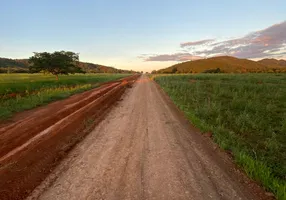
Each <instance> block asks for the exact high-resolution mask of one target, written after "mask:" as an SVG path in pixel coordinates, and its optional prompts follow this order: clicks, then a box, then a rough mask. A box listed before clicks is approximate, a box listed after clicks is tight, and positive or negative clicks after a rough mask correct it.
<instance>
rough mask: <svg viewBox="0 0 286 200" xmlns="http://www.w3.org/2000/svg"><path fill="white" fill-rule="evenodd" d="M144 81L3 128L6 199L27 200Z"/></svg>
mask: <svg viewBox="0 0 286 200" xmlns="http://www.w3.org/2000/svg"><path fill="white" fill-rule="evenodd" d="M137 77H138V76H131V77H127V78H124V79H122V80H120V81H115V82H110V83H107V84H104V85H102V86H101V87H99V88H95V89H93V90H90V91H87V92H83V93H81V94H77V95H74V96H72V97H70V98H68V99H65V100H61V101H57V102H54V103H51V104H49V105H47V106H43V107H39V108H37V109H34V110H31V111H27V112H23V113H20V114H17V115H16V116H15V117H14V118H13V119H12V120H11V121H10V122H8V123H5V124H2V125H1V126H0V199H1V200H2V199H5V200H6V199H23V198H25V197H26V196H27V195H29V194H30V192H31V191H32V190H33V189H34V188H35V187H36V186H38V185H39V184H40V183H41V181H42V180H43V179H44V178H45V177H46V176H47V175H48V174H49V173H50V172H51V170H52V169H53V168H54V167H55V166H56V165H57V164H58V163H59V161H60V160H61V159H62V158H63V157H64V156H65V155H66V154H67V152H68V151H69V150H70V149H71V148H72V147H73V146H74V145H75V144H76V143H77V142H78V141H80V140H81V139H82V138H83V137H84V136H85V135H86V134H87V133H89V132H90V131H91V130H92V128H93V127H94V126H95V125H96V124H97V123H98V122H99V121H100V120H101V119H102V118H103V116H104V114H105V113H107V111H108V110H109V108H111V106H112V105H113V104H114V103H115V102H116V101H117V100H119V98H120V97H121V95H122V94H123V92H124V91H125V89H126V88H128V87H129V86H130V85H131V84H132V83H133V82H134V80H136V79H137Z"/></svg>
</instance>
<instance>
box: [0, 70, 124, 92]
mask: <svg viewBox="0 0 286 200" xmlns="http://www.w3.org/2000/svg"><path fill="white" fill-rule="evenodd" d="M125 76H127V74H74V75H60V76H59V81H56V80H55V76H53V75H44V74H0V96H1V95H5V94H10V93H21V92H27V91H28V92H32V91H35V90H40V89H43V88H58V87H60V86H75V85H83V84H94V83H101V82H107V81H112V80H116V79H119V78H123V77H125Z"/></svg>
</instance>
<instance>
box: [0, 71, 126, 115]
mask: <svg viewBox="0 0 286 200" xmlns="http://www.w3.org/2000/svg"><path fill="white" fill-rule="evenodd" d="M128 75H129V74H84V75H81V74H76V75H69V76H65V75H60V78H59V80H58V81H55V77H54V76H53V75H43V74H0V120H1V119H5V118H8V117H10V116H11V115H12V114H13V113H15V112H20V111H23V110H27V109H31V108H34V107H37V106H39V105H43V104H47V103H49V102H51V101H54V100H57V99H63V98H66V97H68V96H70V95H72V94H75V93H78V92H82V91H85V90H89V89H92V88H94V87H97V86H98V85H99V84H100V83H103V82H108V81H113V80H116V79H120V78H123V77H126V76H128Z"/></svg>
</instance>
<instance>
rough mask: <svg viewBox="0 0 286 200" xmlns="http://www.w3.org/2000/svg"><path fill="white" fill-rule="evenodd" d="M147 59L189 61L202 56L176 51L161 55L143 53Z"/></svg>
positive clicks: (143, 56)
mask: <svg viewBox="0 0 286 200" xmlns="http://www.w3.org/2000/svg"><path fill="white" fill-rule="evenodd" d="M141 58H143V59H144V60H145V61H188V60H198V59H201V57H200V56H194V55H192V54H190V53H174V54H161V55H142V56H141Z"/></svg>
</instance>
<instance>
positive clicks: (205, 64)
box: [158, 56, 281, 73]
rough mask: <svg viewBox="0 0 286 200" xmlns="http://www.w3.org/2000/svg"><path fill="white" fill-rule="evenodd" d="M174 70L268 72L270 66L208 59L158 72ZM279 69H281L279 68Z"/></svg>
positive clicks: (226, 58) (222, 57)
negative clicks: (218, 69)
mask: <svg viewBox="0 0 286 200" xmlns="http://www.w3.org/2000/svg"><path fill="white" fill-rule="evenodd" d="M174 68H176V69H177V70H178V72H180V73H200V72H204V71H206V70H209V69H217V68H220V70H222V71H223V72H225V73H232V72H233V73H243V72H268V70H269V69H271V68H273V67H272V66H266V65H264V64H262V63H259V62H255V61H252V60H247V59H238V58H234V57H230V56H221V57H213V58H208V59H202V60H196V61H188V62H183V63H179V64H176V65H173V66H171V67H168V68H166V69H161V70H158V72H159V73H171V72H172V70H173V69H174ZM280 68H281V67H280Z"/></svg>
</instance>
